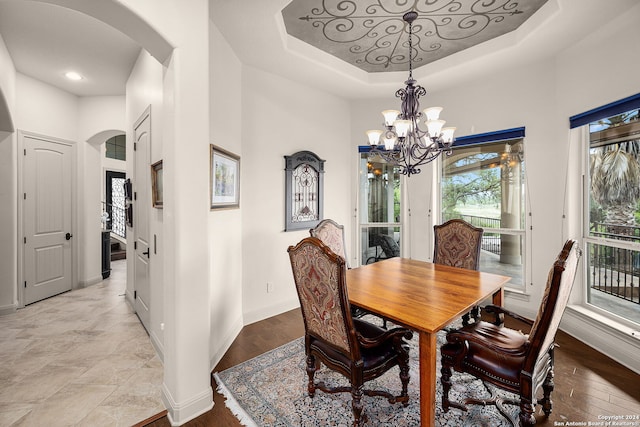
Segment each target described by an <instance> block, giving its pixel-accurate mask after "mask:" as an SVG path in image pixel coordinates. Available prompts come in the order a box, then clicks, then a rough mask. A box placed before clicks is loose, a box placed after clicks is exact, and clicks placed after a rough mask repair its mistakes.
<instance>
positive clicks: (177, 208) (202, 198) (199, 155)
mask: <svg viewBox="0 0 640 427" xmlns="http://www.w3.org/2000/svg"><path fill="white" fill-rule="evenodd" d="M113 3H119V4H122V5H123V6H124V7H126V8H129V9H131V10H132V11H134V12H135V13H136V14H137V16H138V17H140V16H142V17H144V21H145V22H146V23H148V24H149V26H150V27H151V28H153V29H156V30H157V31H158V33H159V34H161V35H162V37H163V38H164V39H165V40H169V41H170V42H171V44H172V46H173V47H174V49H173V52H172V53H171V56H170V57H164V58H162V61H163V74H162V94H163V112H162V115H161V116H159V120H160V122H161V126H162V136H163V141H162V144H163V148H162V156H163V162H164V163H163V167H164V209H163V212H162V216H163V221H162V222H163V241H162V245H163V251H164V253H163V256H162V257H163V260H164V261H165V262H164V263H163V264H164V269H163V274H164V276H163V282H164V312H163V316H164V322H163V323H164V326H165V328H164V367H165V370H164V383H163V400H164V403H165V405H166V406H167V409H168V410H169V414H168V416H169V418H170V420H171V422H172V423H176V424H181V423H184V422H186V421H188V420H189V419H191V418H193V417H195V416H197V415H199V414H200V413H202V412H203V411H206V410H208V409H210V408H211V406H212V405H213V393H212V390H211V385H210V381H209V373H210V371H209V364H210V354H209V351H208V350H209V345H208V343H209V341H210V339H211V338H210V330H211V325H210V319H211V317H210V305H209V301H210V298H209V295H210V293H211V290H210V272H209V264H210V255H209V254H210V249H209V247H210V244H209V240H208V239H207V236H208V235H209V224H208V220H209V202H208V196H209V156H208V151H209V143H210V137H209V132H210V129H209V126H210V125H209V118H210V115H209V107H210V104H209V95H210V92H209V79H210V77H209V62H208V60H207V58H208V57H209V52H210V51H209V20H208V16H209V10H208V9H209V4H208V1H206V0H191V1H190V2H189V7H185V5H184V2H181V1H178V0H167V1H163V2H160V3H159V2H157V1H155V0H121V1H119V2H113ZM135 29H136V28H130V29H129V30H130V31H131V33H132V36H134V37H135V36H136V34H137V33H136V32H135V31H133V30H135ZM139 42H141V45H142V46H143V47H144V46H145V43H144V41H143V40H139ZM156 117H158V116H156ZM127 120H129V118H128V119H127ZM128 125H130V122H129V123H128ZM152 138H153V136H152ZM155 156H156V153H153V152H152V159H153V158H155ZM203 350H204V351H203Z"/></svg>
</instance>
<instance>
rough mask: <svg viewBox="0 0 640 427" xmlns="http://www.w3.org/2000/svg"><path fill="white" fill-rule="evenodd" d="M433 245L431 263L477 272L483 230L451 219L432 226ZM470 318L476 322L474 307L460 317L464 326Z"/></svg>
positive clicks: (477, 309)
mask: <svg viewBox="0 0 640 427" xmlns="http://www.w3.org/2000/svg"><path fill="white" fill-rule="evenodd" d="M433 233H434V238H435V244H434V248H433V262H434V263H435V264H442V265H448V266H451V267H460V268H466V269H469V270H478V269H479V268H480V248H481V245H482V234H483V233H484V229H482V228H479V227H474V226H473V225H471V224H469V223H468V222H466V221H463V220H461V219H451V220H449V221H447V222H445V223H444V224H440V225H434V226H433ZM470 317H473V319H474V320H476V321H477V320H478V318H479V317H480V309H479V308H478V307H477V306H476V307H473V308H472V309H471V314H469V313H465V314H464V315H463V316H462V322H463V324H464V325H467V324H469V319H470Z"/></svg>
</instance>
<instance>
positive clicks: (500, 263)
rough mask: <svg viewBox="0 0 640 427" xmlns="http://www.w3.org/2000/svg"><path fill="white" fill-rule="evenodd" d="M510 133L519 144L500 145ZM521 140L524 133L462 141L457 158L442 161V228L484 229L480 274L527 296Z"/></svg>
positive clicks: (513, 142)
mask: <svg viewBox="0 0 640 427" xmlns="http://www.w3.org/2000/svg"><path fill="white" fill-rule="evenodd" d="M504 132H506V133H505V135H507V134H508V135H511V136H516V138H513V139H507V140H504V139H502V140H500V141H497V142H496V141H495V139H501V135H503V133H504ZM521 136H524V129H523V128H521V129H520V128H519V129H514V130H509V131H501V132H496V133H495V134H484V135H479V136H474V137H465V138H458V139H457V141H456V144H457V145H458V146H457V147H456V146H455V145H454V148H453V152H452V154H451V155H450V156H446V155H445V156H443V157H442V175H441V181H440V199H441V217H442V222H445V221H448V220H450V219H453V218H459V219H463V220H465V221H467V222H469V223H470V224H472V225H474V226H476V227H482V228H484V234H483V237H482V252H481V254H480V270H481V271H486V272H490V273H496V274H504V275H506V276H510V277H511V278H512V279H511V281H510V282H509V287H510V288H514V289H518V290H523V291H524V289H525V280H524V278H525V275H524V271H525V259H526V257H525V227H524V225H525V174H524V148H523V140H522V138H521ZM465 139H466V141H465ZM492 139H493V141H492ZM477 141H480V142H477Z"/></svg>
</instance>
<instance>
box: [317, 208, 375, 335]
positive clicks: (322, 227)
mask: <svg viewBox="0 0 640 427" xmlns="http://www.w3.org/2000/svg"><path fill="white" fill-rule="evenodd" d="M309 234H310V235H311V237H316V238H318V239H320V240H321V241H322V243H324V244H325V245H327V246H329V249H331V250H332V251H333V253H335V254H337V255H339V256H341V257H342V258H343V259H344V261H345V265H346V266H347V268H349V258H347V249H346V248H347V245H346V243H345V239H344V226H343V225H340V224H338V223H337V222H335V221H334V220H332V219H328V218H327V219H323V220H322V221H320V222H319V223H318V225H316V226H315V227H314V228H312V229H310V230H309ZM368 313H369V312H368V311H366V310H364V309H362V308H360V307H356V306H353V307H351V315H352V316H355V317H362V316H364V315H365V314H368ZM385 325H386V322H385Z"/></svg>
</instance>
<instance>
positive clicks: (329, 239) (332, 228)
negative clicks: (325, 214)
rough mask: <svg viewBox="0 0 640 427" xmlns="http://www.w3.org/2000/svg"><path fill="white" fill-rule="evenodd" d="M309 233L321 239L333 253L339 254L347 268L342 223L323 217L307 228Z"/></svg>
mask: <svg viewBox="0 0 640 427" xmlns="http://www.w3.org/2000/svg"><path fill="white" fill-rule="evenodd" d="M309 234H310V235H311V237H317V238H318V239H320V240H322V242H323V243H324V244H325V245H327V246H329V248H331V250H332V251H333V252H334V253H336V254H337V255H340V256H341V257H342V258H343V259H344V261H345V263H346V266H347V268H349V259H348V258H347V249H346V248H347V245H346V243H345V239H344V226H343V225H340V224H338V223H337V222H335V221H334V220H332V219H323V220H322V221H320V222H319V223H318V225H316V226H315V227H314V228H312V229H310V230H309Z"/></svg>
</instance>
